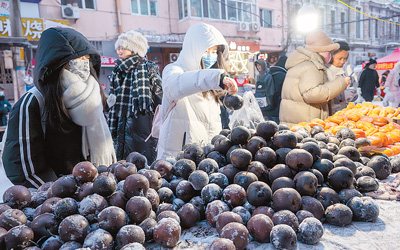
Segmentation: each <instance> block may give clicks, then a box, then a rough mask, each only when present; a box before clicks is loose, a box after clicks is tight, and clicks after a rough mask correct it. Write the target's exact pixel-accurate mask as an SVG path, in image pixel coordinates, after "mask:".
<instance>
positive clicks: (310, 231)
mask: <svg viewBox="0 0 400 250" xmlns="http://www.w3.org/2000/svg"><path fill="white" fill-rule="evenodd" d="M323 234H324V227H323V226H322V223H321V222H320V221H319V220H318V219H316V218H306V219H304V220H303V222H302V223H301V224H300V226H299V230H298V234H297V235H298V238H299V240H300V241H301V242H303V243H305V244H309V245H313V244H316V243H317V242H318V241H319V240H320V239H321V237H322V235H323Z"/></svg>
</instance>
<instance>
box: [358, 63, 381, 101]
mask: <svg viewBox="0 0 400 250" xmlns="http://www.w3.org/2000/svg"><path fill="white" fill-rule="evenodd" d="M372 63H376V61H373V62H372ZM369 65H371V62H370V63H368V64H367V65H365V67H364V70H363V71H362V72H361V75H360V80H359V81H358V87H359V88H361V95H362V97H363V98H364V99H365V101H367V102H370V101H372V100H373V99H374V93H375V88H378V87H379V75H378V72H376V70H374V69H370V68H369Z"/></svg>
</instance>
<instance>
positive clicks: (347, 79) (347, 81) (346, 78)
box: [344, 76, 351, 86]
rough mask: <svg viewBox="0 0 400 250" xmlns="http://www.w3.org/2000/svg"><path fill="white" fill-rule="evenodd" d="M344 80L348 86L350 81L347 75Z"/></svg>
mask: <svg viewBox="0 0 400 250" xmlns="http://www.w3.org/2000/svg"><path fill="white" fill-rule="evenodd" d="M344 80H346V83H347V86H349V85H350V83H351V78H350V77H348V76H346V77H345V78H344Z"/></svg>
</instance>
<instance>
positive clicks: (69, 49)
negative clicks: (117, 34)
mask: <svg viewBox="0 0 400 250" xmlns="http://www.w3.org/2000/svg"><path fill="white" fill-rule="evenodd" d="M84 55H90V61H91V63H92V65H93V68H94V69H95V71H96V73H97V76H98V74H99V72H100V65H101V60H100V55H99V54H98V53H97V51H96V50H95V48H94V47H93V46H92V45H91V44H90V42H89V41H88V40H87V39H86V38H85V37H84V36H83V35H82V34H80V33H79V32H77V31H75V30H73V29H70V28H50V29H47V30H45V31H44V32H43V33H42V36H41V39H40V41H39V45H38V48H37V53H36V57H35V60H36V63H35V74H34V83H35V86H36V87H37V88H38V89H39V91H40V90H42V87H43V85H44V84H57V83H56V82H54V83H50V82H47V79H48V77H49V76H51V74H52V73H53V72H54V71H55V70H56V69H59V68H60V67H63V66H64V65H65V64H66V63H68V62H69V61H70V60H73V59H76V58H79V57H82V56H84ZM40 108H41V107H40V106H39V102H38V100H37V99H36V97H35V96H34V95H33V94H32V93H31V92H27V93H26V94H25V95H24V96H22V97H21V98H20V99H19V100H18V101H17V102H16V103H15V105H14V107H13V109H12V110H11V112H10V116H9V123H8V128H7V138H6V141H5V146H4V151H3V155H2V159H3V164H4V169H5V172H6V174H7V177H8V178H9V179H10V181H11V182H12V183H13V184H15V185H23V186H26V187H36V188H37V187H39V186H40V185H41V184H43V183H45V182H48V181H54V180H56V179H57V178H58V177H60V176H62V175H67V174H71V173H72V169H73V167H74V166H75V165H76V164H77V163H78V162H80V161H83V160H84V157H83V155H82V127H81V126H79V125H77V124H75V123H73V122H72V120H69V121H68V123H69V124H68V131H64V132H61V131H60V130H59V129H57V128H53V127H52V126H50V125H49V123H48V122H46V126H45V128H46V129H45V132H44V131H43V129H42V119H43V118H44V117H45V116H44V117H43V116H42V115H41V110H40Z"/></svg>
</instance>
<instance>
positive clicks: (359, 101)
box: [354, 88, 365, 103]
mask: <svg viewBox="0 0 400 250" xmlns="http://www.w3.org/2000/svg"><path fill="white" fill-rule="evenodd" d="M357 95H358V97H357V100H355V101H354V102H355V103H361V102H365V99H364V97H362V95H361V88H357Z"/></svg>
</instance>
